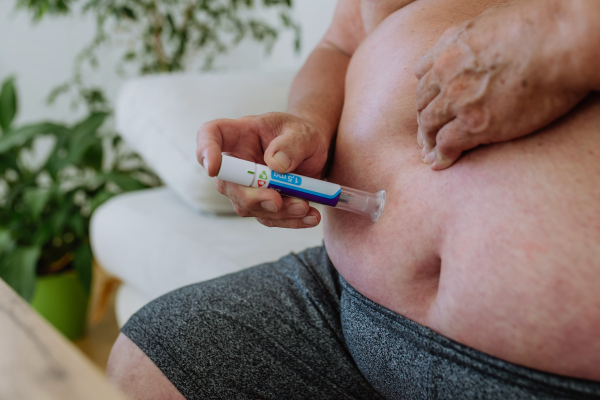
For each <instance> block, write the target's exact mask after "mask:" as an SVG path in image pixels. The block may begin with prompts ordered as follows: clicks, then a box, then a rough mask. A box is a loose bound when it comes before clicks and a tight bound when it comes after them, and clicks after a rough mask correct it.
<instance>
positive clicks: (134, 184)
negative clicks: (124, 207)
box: [101, 172, 148, 192]
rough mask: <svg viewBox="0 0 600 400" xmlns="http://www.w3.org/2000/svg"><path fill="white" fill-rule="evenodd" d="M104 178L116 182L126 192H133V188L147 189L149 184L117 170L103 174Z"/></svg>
mask: <svg viewBox="0 0 600 400" xmlns="http://www.w3.org/2000/svg"><path fill="white" fill-rule="evenodd" d="M101 177H102V178H104V179H105V180H107V181H111V182H114V183H115V184H116V185H117V186H119V187H120V188H121V189H123V190H124V191H126V192H131V191H133V190H140V189H146V188H147V187H148V186H147V185H145V184H143V183H142V182H140V181H138V180H137V179H135V178H134V177H132V176H129V175H125V174H119V173H116V172H110V173H107V174H102V175H101Z"/></svg>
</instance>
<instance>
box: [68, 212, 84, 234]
mask: <svg viewBox="0 0 600 400" xmlns="http://www.w3.org/2000/svg"><path fill="white" fill-rule="evenodd" d="M69 226H70V227H71V228H73V231H75V236H77V237H79V238H82V237H84V235H85V226H84V222H83V217H82V216H81V214H79V213H74V214H73V215H71V218H69Z"/></svg>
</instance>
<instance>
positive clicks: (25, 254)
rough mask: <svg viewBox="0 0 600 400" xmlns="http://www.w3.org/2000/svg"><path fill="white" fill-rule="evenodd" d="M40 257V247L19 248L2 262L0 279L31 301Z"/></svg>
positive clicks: (0, 263) (0, 262)
mask: <svg viewBox="0 0 600 400" xmlns="http://www.w3.org/2000/svg"><path fill="white" fill-rule="evenodd" d="M39 257H40V248H39V247H18V248H16V249H15V250H13V251H12V252H11V253H9V254H8V255H7V256H6V257H3V258H2V260H0V278H2V279H4V281H5V282H6V283H7V284H8V285H9V286H10V287H12V288H13V289H14V290H15V291H16V292H17V293H18V294H19V295H21V297H23V298H24V299H25V300H27V301H31V298H32V297H33V293H34V291H35V269H36V265H37V261H38V259H39Z"/></svg>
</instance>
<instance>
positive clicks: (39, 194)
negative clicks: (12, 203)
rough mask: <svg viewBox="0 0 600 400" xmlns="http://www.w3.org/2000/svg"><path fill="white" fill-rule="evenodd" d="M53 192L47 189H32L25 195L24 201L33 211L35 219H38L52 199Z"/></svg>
mask: <svg viewBox="0 0 600 400" xmlns="http://www.w3.org/2000/svg"><path fill="white" fill-rule="evenodd" d="M51 193H52V191H51V190H50V189H47V188H31V189H27V190H25V191H24V193H23V200H24V201H25V204H27V206H28V207H29V209H30V210H31V215H32V216H33V218H35V219H37V218H38V217H39V216H40V214H41V213H42V210H43V209H44V207H45V206H46V204H47V203H48V200H49V199H50V194H51Z"/></svg>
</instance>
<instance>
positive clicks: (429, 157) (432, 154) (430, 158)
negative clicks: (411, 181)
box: [425, 150, 435, 165]
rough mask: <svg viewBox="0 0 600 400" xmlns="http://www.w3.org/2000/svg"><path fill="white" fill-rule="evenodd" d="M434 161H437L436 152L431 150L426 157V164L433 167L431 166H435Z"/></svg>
mask: <svg viewBox="0 0 600 400" xmlns="http://www.w3.org/2000/svg"><path fill="white" fill-rule="evenodd" d="M434 161H435V152H434V151H433V150H431V151H430V152H429V154H427V157H425V163H426V164H427V165H431V164H433V162H434Z"/></svg>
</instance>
